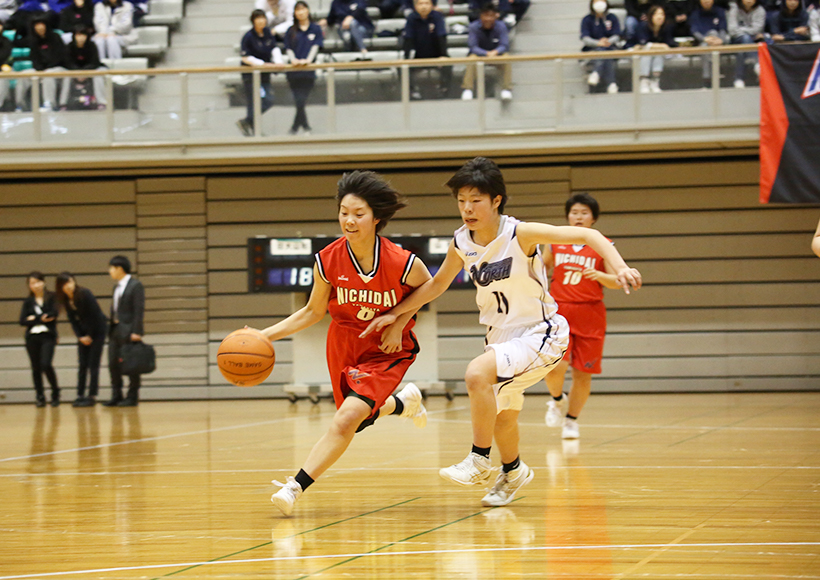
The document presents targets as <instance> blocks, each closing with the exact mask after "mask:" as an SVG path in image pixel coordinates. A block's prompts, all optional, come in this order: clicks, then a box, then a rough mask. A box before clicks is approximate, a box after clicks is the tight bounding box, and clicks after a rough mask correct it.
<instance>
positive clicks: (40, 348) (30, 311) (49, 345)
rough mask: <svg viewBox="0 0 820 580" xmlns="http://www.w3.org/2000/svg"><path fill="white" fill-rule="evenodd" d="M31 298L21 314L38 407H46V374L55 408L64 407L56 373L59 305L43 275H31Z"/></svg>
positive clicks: (35, 273) (29, 283) (34, 273)
mask: <svg viewBox="0 0 820 580" xmlns="http://www.w3.org/2000/svg"><path fill="white" fill-rule="evenodd" d="M27 281H28V290H29V295H28V298H26V300H25V301H24V302H23V308H22V309H21V310H20V325H21V326H25V327H26V351H27V352H28V358H29V360H30V361H31V374H32V378H33V379H34V391H35V392H36V394H37V406H38V407H45V406H46V395H45V391H44V389H43V374H45V375H46V378H47V379H48V383H49V385H51V406H52V407H57V406H59V404H60V387H59V385H58V384H57V374H56V373H55V372H54V366H53V365H52V361H53V360H54V347H55V346H56V345H57V322H56V320H57V303H56V301H55V300H54V295H53V294H52V293H51V292H49V291H48V290H47V289H46V282H45V276H43V274H42V272H36V271H35V272H31V273H30V274H29V275H28V277H27Z"/></svg>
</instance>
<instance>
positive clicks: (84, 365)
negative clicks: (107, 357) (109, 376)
mask: <svg viewBox="0 0 820 580" xmlns="http://www.w3.org/2000/svg"><path fill="white" fill-rule="evenodd" d="M103 346H105V334H101V335H100V336H94V337H92V340H91V344H89V345H88V346H86V345H84V344H83V343H81V342H78V343H77V359H78V360H79V363H80V365H79V369H78V371H77V396H78V397H84V396H85V388H86V385H88V396H89V397H96V396H97V394H98V393H99V390H100V360H101V359H102V351H103ZM89 377H90V379H91V380H90V381H89V380H88V379H89Z"/></svg>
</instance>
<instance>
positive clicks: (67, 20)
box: [60, 0, 94, 42]
mask: <svg viewBox="0 0 820 580" xmlns="http://www.w3.org/2000/svg"><path fill="white" fill-rule="evenodd" d="M78 25H82V26H83V27H84V28H85V29H86V30H87V31H90V32H91V35H92V37H93V35H94V5H93V4H92V3H91V0H74V1H73V2H72V3H71V4H69V6H68V7H67V8H65V9H63V11H62V12H60V30H62V31H63V33H64V34H66V35H69V38H68V39H66V37H65V36H63V42H70V41H71V38H72V37H71V33H72V31H73V30H76V29H77V26H78Z"/></svg>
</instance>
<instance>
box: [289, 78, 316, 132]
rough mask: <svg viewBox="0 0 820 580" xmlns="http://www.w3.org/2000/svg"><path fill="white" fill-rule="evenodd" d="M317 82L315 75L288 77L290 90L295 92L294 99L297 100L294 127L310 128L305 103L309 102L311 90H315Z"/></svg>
mask: <svg viewBox="0 0 820 580" xmlns="http://www.w3.org/2000/svg"><path fill="white" fill-rule="evenodd" d="M315 82H316V78H315V77H312V76H310V77H294V76H289V77H288V84H289V85H290V91H291V92H292V93H293V100H294V101H296V117H294V119H293V128H294V129H298V128H299V127H304V128H305V129H308V128H309V127H310V125H308V119H307V113H306V112H305V105H306V104H307V100H308V97H309V96H310V91H312V90H313V85H314V83H315Z"/></svg>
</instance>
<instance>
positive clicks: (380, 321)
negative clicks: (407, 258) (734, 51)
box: [359, 242, 463, 338]
mask: <svg viewBox="0 0 820 580" xmlns="http://www.w3.org/2000/svg"><path fill="white" fill-rule="evenodd" d="M462 267H463V262H462V261H461V258H459V257H458V254H457V253H456V248H455V245H454V244H453V242H450V249H448V250H447V256H445V258H444V262H442V264H441V268H439V270H438V272H436V275H435V276H433V277H432V278H430V279H429V280H427V281H426V282H425V283H424V284H422V285H421V286H419V287H418V288H416V290H415V291H414V292H413V293H412V294H411V295H410V296H408V297H407V298H405V299H404V300H402V301H401V302H399V304H398V305H396V306H395V307H393V309H392V310H390V311H389V312H386V313H385V314H382V315H381V316H379V317H377V318H374V319H373V320H372V321H371V322H370V325H369V326H368V327H367V328H366V329H365V330H364V332H362V333H361V334H360V335H359V338H364V337H365V336H367V335H368V334H370V333H371V332H377V331H379V330H381V329H382V328H384V327H385V326H387V325H388V324H393V323H394V322H396V319H397V318H398V317H399V316H401V315H402V314H404V313H406V312H413V313H415V312H416V311H417V310H418V309H419V308H421V307H422V306H424V305H425V304H427V303H428V302H432V301H433V300H435V299H436V298H438V297H439V296H441V295H442V294H444V291H445V290H447V288H449V287H450V284H451V283H452V282H453V280H454V279H455V277H456V276H458V273H459V272H460V271H461V269H462Z"/></svg>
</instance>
